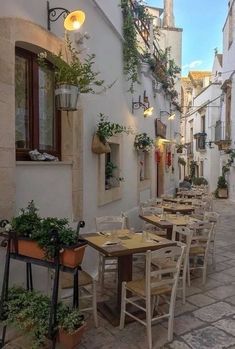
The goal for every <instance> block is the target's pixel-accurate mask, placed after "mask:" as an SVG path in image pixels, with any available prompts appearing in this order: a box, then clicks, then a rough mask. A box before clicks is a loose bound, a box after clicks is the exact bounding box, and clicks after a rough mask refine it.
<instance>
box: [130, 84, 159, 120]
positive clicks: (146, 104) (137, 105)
mask: <svg viewBox="0 0 235 349" xmlns="http://www.w3.org/2000/svg"><path fill="white" fill-rule="evenodd" d="M140 108H143V109H144V117H145V118H146V117H148V116H152V114H153V109H154V108H153V107H150V103H149V98H148V96H146V91H144V96H143V102H141V96H139V100H138V102H133V101H132V114H134V111H135V110H138V109H140Z"/></svg>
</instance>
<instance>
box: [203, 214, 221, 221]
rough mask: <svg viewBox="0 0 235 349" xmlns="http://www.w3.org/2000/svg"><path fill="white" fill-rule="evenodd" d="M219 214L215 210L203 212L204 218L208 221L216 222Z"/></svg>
mask: <svg viewBox="0 0 235 349" xmlns="http://www.w3.org/2000/svg"><path fill="white" fill-rule="evenodd" d="M219 217H220V215H219V214H218V213H217V212H205V214H204V219H205V221H208V222H211V223H212V222H214V223H218V220H219Z"/></svg>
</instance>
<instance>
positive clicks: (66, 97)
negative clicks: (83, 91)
mask: <svg viewBox="0 0 235 349" xmlns="http://www.w3.org/2000/svg"><path fill="white" fill-rule="evenodd" d="M78 96H79V88H78V86H75V85H66V84H62V85H60V86H58V87H57V88H56V90H55V103H56V108H57V109H59V110H64V111H74V110H77V103H78Z"/></svg>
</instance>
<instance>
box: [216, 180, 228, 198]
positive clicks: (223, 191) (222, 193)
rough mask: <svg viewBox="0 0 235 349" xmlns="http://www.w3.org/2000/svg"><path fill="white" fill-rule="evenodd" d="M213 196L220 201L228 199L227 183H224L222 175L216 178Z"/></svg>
mask: <svg viewBox="0 0 235 349" xmlns="http://www.w3.org/2000/svg"><path fill="white" fill-rule="evenodd" d="M215 196H216V197H217V198H220V199H227V198H228V182H227V181H226V179H225V177H224V175H223V176H220V177H219V178H218V182H217V189H216V191H215Z"/></svg>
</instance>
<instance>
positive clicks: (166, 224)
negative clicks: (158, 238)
mask: <svg viewBox="0 0 235 349" xmlns="http://www.w3.org/2000/svg"><path fill="white" fill-rule="evenodd" d="M139 217H140V218H141V219H143V220H144V221H146V222H148V223H151V224H153V225H156V226H157V227H159V228H161V229H164V230H166V232H167V234H166V237H167V239H169V240H170V239H171V237H172V229H173V225H178V226H186V225H187V224H189V223H193V222H198V221H199V220H198V219H196V218H192V217H190V216H187V215H185V216H179V217H177V216H176V215H174V214H166V218H165V219H162V218H161V217H160V216H155V215H150V216H143V215H139Z"/></svg>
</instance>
